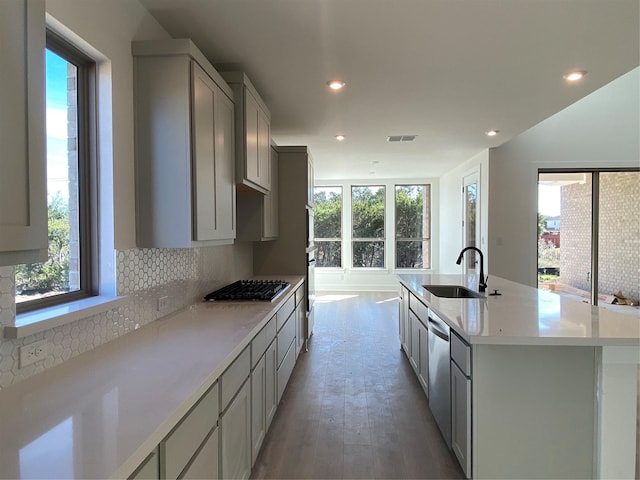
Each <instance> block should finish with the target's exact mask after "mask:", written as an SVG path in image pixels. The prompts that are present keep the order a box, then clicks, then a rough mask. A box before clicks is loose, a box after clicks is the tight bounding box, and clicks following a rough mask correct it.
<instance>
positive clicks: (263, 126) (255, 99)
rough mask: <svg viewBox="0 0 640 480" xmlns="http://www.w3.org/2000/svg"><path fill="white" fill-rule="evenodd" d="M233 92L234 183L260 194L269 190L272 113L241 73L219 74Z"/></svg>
mask: <svg viewBox="0 0 640 480" xmlns="http://www.w3.org/2000/svg"><path fill="white" fill-rule="evenodd" d="M221 75H222V76H223V77H224V79H225V80H226V81H227V83H229V85H230V86H231V88H232V89H233V96H234V103H235V107H236V110H235V113H236V116H235V128H236V183H237V184H238V186H239V188H241V189H246V188H249V189H252V190H255V191H257V192H260V193H268V192H269V191H270V190H271V166H270V164H271V151H270V150H271V113H270V112H269V109H268V108H267V106H266V105H265V103H264V102H263V101H262V98H260V95H259V94H258V92H257V90H256V89H255V87H254V86H253V84H252V83H251V81H250V80H249V78H248V77H247V76H246V75H245V74H244V72H222V73H221Z"/></svg>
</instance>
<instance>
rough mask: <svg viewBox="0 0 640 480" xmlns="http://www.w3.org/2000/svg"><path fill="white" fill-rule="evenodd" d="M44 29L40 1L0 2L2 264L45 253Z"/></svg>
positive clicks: (33, 258)
mask: <svg viewBox="0 0 640 480" xmlns="http://www.w3.org/2000/svg"><path fill="white" fill-rule="evenodd" d="M45 30H46V29H45V2H44V1H43V0H10V1H9V0H3V1H2V2H0V45H3V46H5V48H2V49H0V62H1V64H2V69H0V84H2V89H0V105H2V111H0V145H2V149H1V151H0V230H1V231H2V235H0V265H17V264H20V263H29V262H35V261H43V260H46V256H47V247H48V239H47V169H46V147H45V89H44V83H45V82H44V68H45V65H44V50H45ZM7 45H10V46H11V48H6V46H7Z"/></svg>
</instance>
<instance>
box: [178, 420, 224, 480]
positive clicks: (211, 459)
mask: <svg viewBox="0 0 640 480" xmlns="http://www.w3.org/2000/svg"><path fill="white" fill-rule="evenodd" d="M219 443H220V441H219V431H218V429H217V428H216V429H215V430H214V431H213V433H212V434H211V436H210V437H209V438H208V439H207V441H206V442H205V443H204V445H202V448H201V449H200V451H199V452H198V453H197V455H196V456H195V457H194V459H193V461H192V462H191V465H189V467H187V469H186V470H185V471H184V472H183V474H182V478H184V479H191V480H198V479H199V480H214V479H217V478H219V475H220V474H219V472H218V470H219V462H218V445H219Z"/></svg>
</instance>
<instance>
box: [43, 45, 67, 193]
mask: <svg viewBox="0 0 640 480" xmlns="http://www.w3.org/2000/svg"><path fill="white" fill-rule="evenodd" d="M46 66H47V68H46V82H47V86H46V88H47V90H46V91H47V104H46V108H47V190H48V192H47V193H48V196H49V198H51V197H53V196H55V194H56V192H60V193H61V195H62V197H63V198H68V196H69V191H68V185H67V182H68V166H67V61H66V60H64V59H62V58H61V57H59V56H58V55H56V54H55V53H53V52H51V51H50V50H47V53H46Z"/></svg>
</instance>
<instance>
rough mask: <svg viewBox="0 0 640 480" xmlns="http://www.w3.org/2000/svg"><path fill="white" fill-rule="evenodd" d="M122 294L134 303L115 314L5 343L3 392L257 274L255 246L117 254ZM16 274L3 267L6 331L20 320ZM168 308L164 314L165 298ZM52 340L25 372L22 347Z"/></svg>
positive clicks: (1, 316) (0, 355) (0, 281)
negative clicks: (159, 305) (161, 302)
mask: <svg viewBox="0 0 640 480" xmlns="http://www.w3.org/2000/svg"><path fill="white" fill-rule="evenodd" d="M116 257H117V260H116V262H117V266H116V269H117V271H116V278H117V292H118V295H125V296H127V297H128V301H127V302H126V303H125V304H124V305H122V306H120V307H119V308H115V309H113V310H109V311H107V312H103V313H101V314H99V315H94V316H90V317H86V318H83V319H81V320H79V321H77V322H74V323H70V324H67V325H63V326H61V327H57V328H53V329H51V330H47V331H45V332H41V333H38V334H35V335H32V336H29V337H26V338H22V339H17V340H12V339H4V338H2V339H0V390H1V389H3V388H6V387H8V386H10V385H12V384H15V383H17V382H19V381H20V380H23V379H25V378H27V377H30V376H32V375H35V374H37V373H40V372H43V371H44V370H46V369H47V368H51V367H53V366H55V365H59V364H61V363H63V362H65V361H67V360H69V359H70V358H73V357H75V356H77V355H79V354H81V353H84V352H86V351H88V350H91V349H93V348H95V347H98V346H99V345H102V344H104V343H106V342H108V341H110V340H113V339H114V338H118V337H121V336H122V335H125V334H127V333H129V332H131V331H133V330H135V329H137V328H140V327H142V326H144V325H146V324H148V323H150V322H152V321H154V320H156V319H158V318H160V317H163V316H165V315H168V314H170V313H172V312H175V311H176V310H179V309H181V308H183V307H185V306H187V305H190V304H192V303H194V302H197V301H199V300H200V299H201V298H202V297H203V296H204V295H205V294H206V293H208V292H209V291H211V290H214V289H216V288H219V287H221V286H223V285H225V284H227V283H230V282H232V281H235V280H238V279H241V278H248V277H250V276H251V275H252V273H253V267H252V264H253V255H252V245H251V244H250V243H241V242H238V243H236V244H235V245H228V246H220V247H206V248H192V249H157V248H151V249H133V250H119V251H117V255H116ZM14 290H15V269H14V268H13V267H0V326H1V325H12V324H13V322H14V319H15V297H14ZM164 296H166V297H168V307H167V308H166V309H164V310H163V311H161V312H158V309H157V301H158V298H159V297H164ZM42 339H47V343H48V347H49V353H48V355H47V357H46V358H45V360H44V361H41V362H38V363H36V364H33V365H29V366H27V367H25V368H22V369H20V368H18V367H19V362H18V358H19V351H18V349H19V347H21V346H22V345H26V344H29V343H32V342H35V341H37V340H42Z"/></svg>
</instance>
